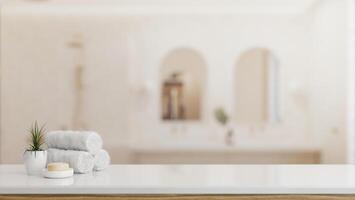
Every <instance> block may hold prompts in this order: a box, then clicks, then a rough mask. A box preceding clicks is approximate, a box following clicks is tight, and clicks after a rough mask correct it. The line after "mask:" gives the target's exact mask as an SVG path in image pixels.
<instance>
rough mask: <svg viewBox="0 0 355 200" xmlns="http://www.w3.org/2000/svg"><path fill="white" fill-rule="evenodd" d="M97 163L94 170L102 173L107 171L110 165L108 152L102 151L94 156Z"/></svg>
mask: <svg viewBox="0 0 355 200" xmlns="http://www.w3.org/2000/svg"><path fill="white" fill-rule="evenodd" d="M94 159H95V163H94V170H95V171H101V170H103V169H105V168H106V167H107V166H108V165H109V164H110V160H111V158H110V155H109V154H108V152H107V151H106V150H103V149H101V150H100V151H99V153H97V154H96V155H95V156H94Z"/></svg>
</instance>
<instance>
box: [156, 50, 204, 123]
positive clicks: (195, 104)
mask: <svg viewBox="0 0 355 200" xmlns="http://www.w3.org/2000/svg"><path fill="white" fill-rule="evenodd" d="M205 74H206V64H205V61H204V59H203V57H202V56H201V55H200V53H199V52H197V51H196V50H194V49H190V48H178V49H174V50H172V51H170V52H169V53H168V54H167V55H166V56H165V57H164V58H163V61H162V66H161V71H160V81H161V82H160V83H161V119H163V120H198V119H200V118H201V109H202V98H203V87H204V82H205Z"/></svg>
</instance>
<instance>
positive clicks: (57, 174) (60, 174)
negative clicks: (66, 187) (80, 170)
mask: <svg viewBox="0 0 355 200" xmlns="http://www.w3.org/2000/svg"><path fill="white" fill-rule="evenodd" d="M42 174H43V176H44V177H46V178H54V179H58V178H68V177H72V176H73V175H74V170H73V168H69V169H67V170H63V171H48V169H43V173H42Z"/></svg>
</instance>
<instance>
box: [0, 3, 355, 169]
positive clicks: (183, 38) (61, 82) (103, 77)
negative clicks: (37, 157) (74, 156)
mask: <svg viewBox="0 0 355 200" xmlns="http://www.w3.org/2000/svg"><path fill="white" fill-rule="evenodd" d="M0 3H1V6H0V9H1V10H0V20H1V21H0V25H1V40H0V46H1V57H0V61H1V68H0V76H1V78H0V81H1V87H0V93H1V98H0V108H1V109H0V110H1V115H0V163H21V162H22V154H23V150H24V148H25V143H26V137H27V135H28V132H27V130H28V128H29V127H30V126H31V124H32V123H33V122H34V121H35V120H38V122H39V123H42V124H43V123H45V124H46V127H47V129H48V130H54V129H64V130H69V129H76V130H84V129H85V130H95V131H97V132H98V133H100V134H101V136H102V137H103V140H104V147H105V148H106V149H107V150H108V151H109V152H110V154H111V157H112V162H113V163H138V164H139V163H151V164H156V163H183V164H196V163H198V164H205V163H211V164H222V163H226V164H272V163H278V164H291V163H299V164H303V163H307V164H330V163H355V149H354V146H355V139H354V134H355V132H354V131H355V129H354V123H355V120H354V112H355V107H354V105H355V98H354V95H355V87H354V86H355V62H354V55H355V40H354V38H355V29H354V26H355V12H354V11H355V3H354V0H75V1H73V0H1V1H0Z"/></svg>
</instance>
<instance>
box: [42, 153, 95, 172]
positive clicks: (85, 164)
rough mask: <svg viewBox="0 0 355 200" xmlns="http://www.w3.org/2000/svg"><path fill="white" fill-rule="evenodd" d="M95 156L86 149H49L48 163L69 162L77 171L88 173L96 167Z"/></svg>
mask: <svg viewBox="0 0 355 200" xmlns="http://www.w3.org/2000/svg"><path fill="white" fill-rule="evenodd" d="M94 161H95V159H94V156H92V155H91V154H90V153H88V152H86V151H73V150H62V149H48V150H47V163H52V162H65V163H68V164H69V166H70V167H71V168H73V169H74V172H75V173H81V174H82V173H88V172H91V171H92V170H93V168H94Z"/></svg>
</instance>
